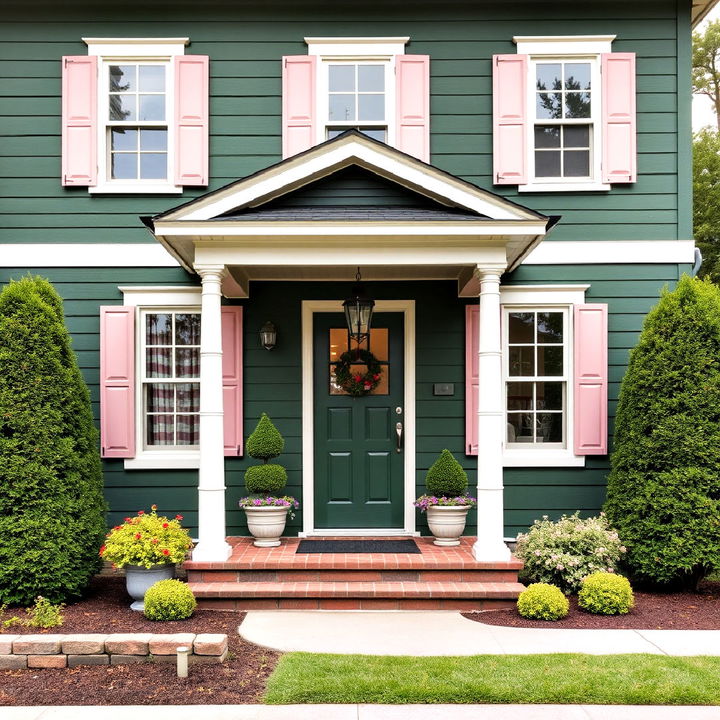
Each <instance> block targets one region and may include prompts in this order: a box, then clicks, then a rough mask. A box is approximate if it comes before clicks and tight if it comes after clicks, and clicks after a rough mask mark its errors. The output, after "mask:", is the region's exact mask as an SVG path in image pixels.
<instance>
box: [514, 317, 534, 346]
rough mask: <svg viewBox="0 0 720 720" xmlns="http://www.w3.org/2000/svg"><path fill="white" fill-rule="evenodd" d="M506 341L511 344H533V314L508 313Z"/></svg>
mask: <svg viewBox="0 0 720 720" xmlns="http://www.w3.org/2000/svg"><path fill="white" fill-rule="evenodd" d="M508 339H509V340H510V342H511V343H531V342H535V313H531V312H512V313H510V316H509V318H508Z"/></svg>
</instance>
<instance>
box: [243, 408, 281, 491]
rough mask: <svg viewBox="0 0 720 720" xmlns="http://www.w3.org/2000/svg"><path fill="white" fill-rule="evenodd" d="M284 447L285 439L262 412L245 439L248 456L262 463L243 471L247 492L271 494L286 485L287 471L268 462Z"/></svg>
mask: <svg viewBox="0 0 720 720" xmlns="http://www.w3.org/2000/svg"><path fill="white" fill-rule="evenodd" d="M284 447H285V440H284V438H283V436H282V435H281V434H280V431H279V430H278V429H277V428H276V427H275V425H273V421H272V420H271V419H270V418H269V417H268V416H267V415H266V414H265V413H263V414H262V416H261V417H260V420H259V422H258V424H257V426H256V428H255V430H253V432H252V434H251V435H250V437H249V438H248V441H247V448H246V449H247V452H248V455H250V457H253V458H255V459H256V460H262V461H263V463H265V464H264V465H253V466H251V467H249V468H248V469H247V470H246V471H245V487H246V488H247V491H248V492H249V493H253V494H268V495H273V494H275V493H278V492H280V490H282V489H283V488H284V487H285V485H287V471H286V470H285V468H284V467H283V466H282V465H275V464H272V463H268V460H270V459H272V458H275V457H277V456H278V455H279V454H280V453H281V452H282V451H283V448H284Z"/></svg>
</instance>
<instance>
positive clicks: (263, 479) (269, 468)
mask: <svg viewBox="0 0 720 720" xmlns="http://www.w3.org/2000/svg"><path fill="white" fill-rule="evenodd" d="M285 485H287V472H286V471H285V468H284V467H283V466H282V465H273V464H271V463H268V464H267V465H253V466H252V467H249V468H248V469H247V470H246V471H245V487H246V488H247V491H248V492H249V493H253V494H261V495H275V494H277V493H279V492H280V491H281V490H282V489H283V488H284V487H285Z"/></svg>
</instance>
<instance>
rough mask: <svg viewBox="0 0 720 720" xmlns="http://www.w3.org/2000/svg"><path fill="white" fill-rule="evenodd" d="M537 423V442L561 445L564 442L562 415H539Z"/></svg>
mask: <svg viewBox="0 0 720 720" xmlns="http://www.w3.org/2000/svg"><path fill="white" fill-rule="evenodd" d="M536 422H537V425H536V432H537V442H546V443H547V442H552V443H561V442H562V441H563V431H562V428H563V416H562V413H538V414H537V416H536Z"/></svg>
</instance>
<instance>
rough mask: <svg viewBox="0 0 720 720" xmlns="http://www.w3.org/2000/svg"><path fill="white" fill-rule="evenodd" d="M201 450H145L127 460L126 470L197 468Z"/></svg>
mask: <svg viewBox="0 0 720 720" xmlns="http://www.w3.org/2000/svg"><path fill="white" fill-rule="evenodd" d="M199 467H200V452H199V451H197V450H190V451H187V452H145V453H138V454H137V455H136V456H135V457H134V458H128V459H127V460H125V469H126V470H197V469H198V468H199Z"/></svg>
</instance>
